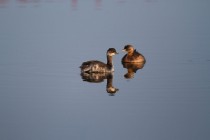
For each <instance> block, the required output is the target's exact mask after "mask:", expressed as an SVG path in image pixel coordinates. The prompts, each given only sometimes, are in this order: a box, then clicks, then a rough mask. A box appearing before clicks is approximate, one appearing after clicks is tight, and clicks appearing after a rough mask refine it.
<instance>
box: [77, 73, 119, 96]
mask: <svg viewBox="0 0 210 140" xmlns="http://www.w3.org/2000/svg"><path fill="white" fill-rule="evenodd" d="M80 75H81V78H82V79H83V81H86V82H90V83H101V82H103V81H104V79H107V84H106V91H107V93H109V95H110V96H114V95H115V93H116V92H117V91H118V90H119V89H118V88H115V87H114V86H113V77H114V76H113V73H86V72H83V73H81V74H80Z"/></svg>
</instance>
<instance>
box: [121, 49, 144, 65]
mask: <svg viewBox="0 0 210 140" xmlns="http://www.w3.org/2000/svg"><path fill="white" fill-rule="evenodd" d="M123 51H125V52H127V54H126V55H125V56H124V57H123V58H122V62H134V63H142V62H145V61H146V60H145V57H144V56H143V55H142V54H141V53H139V52H138V51H136V49H134V47H133V46H132V45H126V46H125V47H124V49H123Z"/></svg>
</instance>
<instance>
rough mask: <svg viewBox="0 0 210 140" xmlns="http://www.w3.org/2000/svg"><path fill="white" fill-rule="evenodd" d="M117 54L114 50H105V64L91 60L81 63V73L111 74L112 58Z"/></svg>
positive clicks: (112, 67) (112, 69)
mask: <svg viewBox="0 0 210 140" xmlns="http://www.w3.org/2000/svg"><path fill="white" fill-rule="evenodd" d="M115 54H118V53H117V51H116V50H115V49H114V48H109V49H108V50H107V53H106V55H107V64H105V63H103V62H101V61H98V60H91V61H86V62H83V63H82V65H81V66H80V68H81V72H82V73H83V72H88V73H103V72H113V71H114V66H113V63H112V56H114V55H115Z"/></svg>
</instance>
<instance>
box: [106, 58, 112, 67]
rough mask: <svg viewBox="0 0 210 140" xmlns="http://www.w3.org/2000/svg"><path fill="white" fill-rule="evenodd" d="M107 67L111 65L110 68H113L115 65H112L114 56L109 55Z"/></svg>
mask: <svg viewBox="0 0 210 140" xmlns="http://www.w3.org/2000/svg"><path fill="white" fill-rule="evenodd" d="M107 65H109V66H110V67H112V66H113V64H112V56H109V55H107Z"/></svg>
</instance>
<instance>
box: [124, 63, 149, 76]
mask: <svg viewBox="0 0 210 140" xmlns="http://www.w3.org/2000/svg"><path fill="white" fill-rule="evenodd" d="M144 64H145V62H143V63H124V62H122V65H123V68H126V69H127V73H126V74H125V75H124V77H125V78H126V79H131V78H134V75H135V73H136V72H137V71H138V70H139V69H143V67H144Z"/></svg>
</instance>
